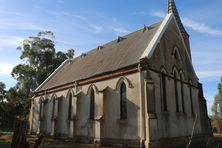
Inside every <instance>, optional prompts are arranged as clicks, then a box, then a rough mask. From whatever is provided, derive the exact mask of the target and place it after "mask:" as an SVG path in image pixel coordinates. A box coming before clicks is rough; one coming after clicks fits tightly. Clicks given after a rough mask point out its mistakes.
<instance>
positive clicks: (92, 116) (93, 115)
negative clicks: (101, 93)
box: [89, 89, 95, 120]
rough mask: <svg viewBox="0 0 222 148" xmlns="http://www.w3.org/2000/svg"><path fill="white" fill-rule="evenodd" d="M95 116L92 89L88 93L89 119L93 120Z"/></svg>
mask: <svg viewBox="0 0 222 148" xmlns="http://www.w3.org/2000/svg"><path fill="white" fill-rule="evenodd" d="M94 118H95V92H94V90H93V89H92V90H91V93H90V113H89V119H91V120H93V119H94Z"/></svg>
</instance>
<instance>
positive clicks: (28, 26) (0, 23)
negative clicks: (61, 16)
mask: <svg viewBox="0 0 222 148" xmlns="http://www.w3.org/2000/svg"><path fill="white" fill-rule="evenodd" d="M10 28H13V29H18V30H37V31H42V30H50V28H49V27H47V26H40V25H37V24H34V23H21V22H13V21H10V20H0V29H10Z"/></svg>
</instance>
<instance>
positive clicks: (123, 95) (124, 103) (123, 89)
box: [120, 82, 127, 119]
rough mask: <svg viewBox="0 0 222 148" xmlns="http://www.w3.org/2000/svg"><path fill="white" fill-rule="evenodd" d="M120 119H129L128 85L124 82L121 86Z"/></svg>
mask: <svg viewBox="0 0 222 148" xmlns="http://www.w3.org/2000/svg"><path fill="white" fill-rule="evenodd" d="M120 119H127V98H126V85H125V83H124V82H123V83H122V84H121V86H120Z"/></svg>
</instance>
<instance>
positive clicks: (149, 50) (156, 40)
mask: <svg viewBox="0 0 222 148" xmlns="http://www.w3.org/2000/svg"><path fill="white" fill-rule="evenodd" d="M172 18H173V13H169V14H167V15H166V16H165V18H164V20H163V22H162V23H161V25H160V27H159V28H158V30H157V32H156V33H155V35H154V36H153V38H152V40H151V41H150V43H149V45H148V46H147V48H146V49H145V51H144V52H143V54H142V56H141V57H140V59H143V58H150V57H151V56H152V54H153V52H154V50H155V48H156V46H157V44H158V43H159V41H160V39H161V38H162V36H163V34H164V32H165V31H166V29H167V27H168V25H169V23H170V21H171V20H172Z"/></svg>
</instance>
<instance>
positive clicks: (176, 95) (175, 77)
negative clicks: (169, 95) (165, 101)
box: [173, 71, 179, 112]
mask: <svg viewBox="0 0 222 148" xmlns="http://www.w3.org/2000/svg"><path fill="white" fill-rule="evenodd" d="M173 75H174V89H175V100H176V112H179V100H178V90H177V73H176V72H175V71H174V73H173Z"/></svg>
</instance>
